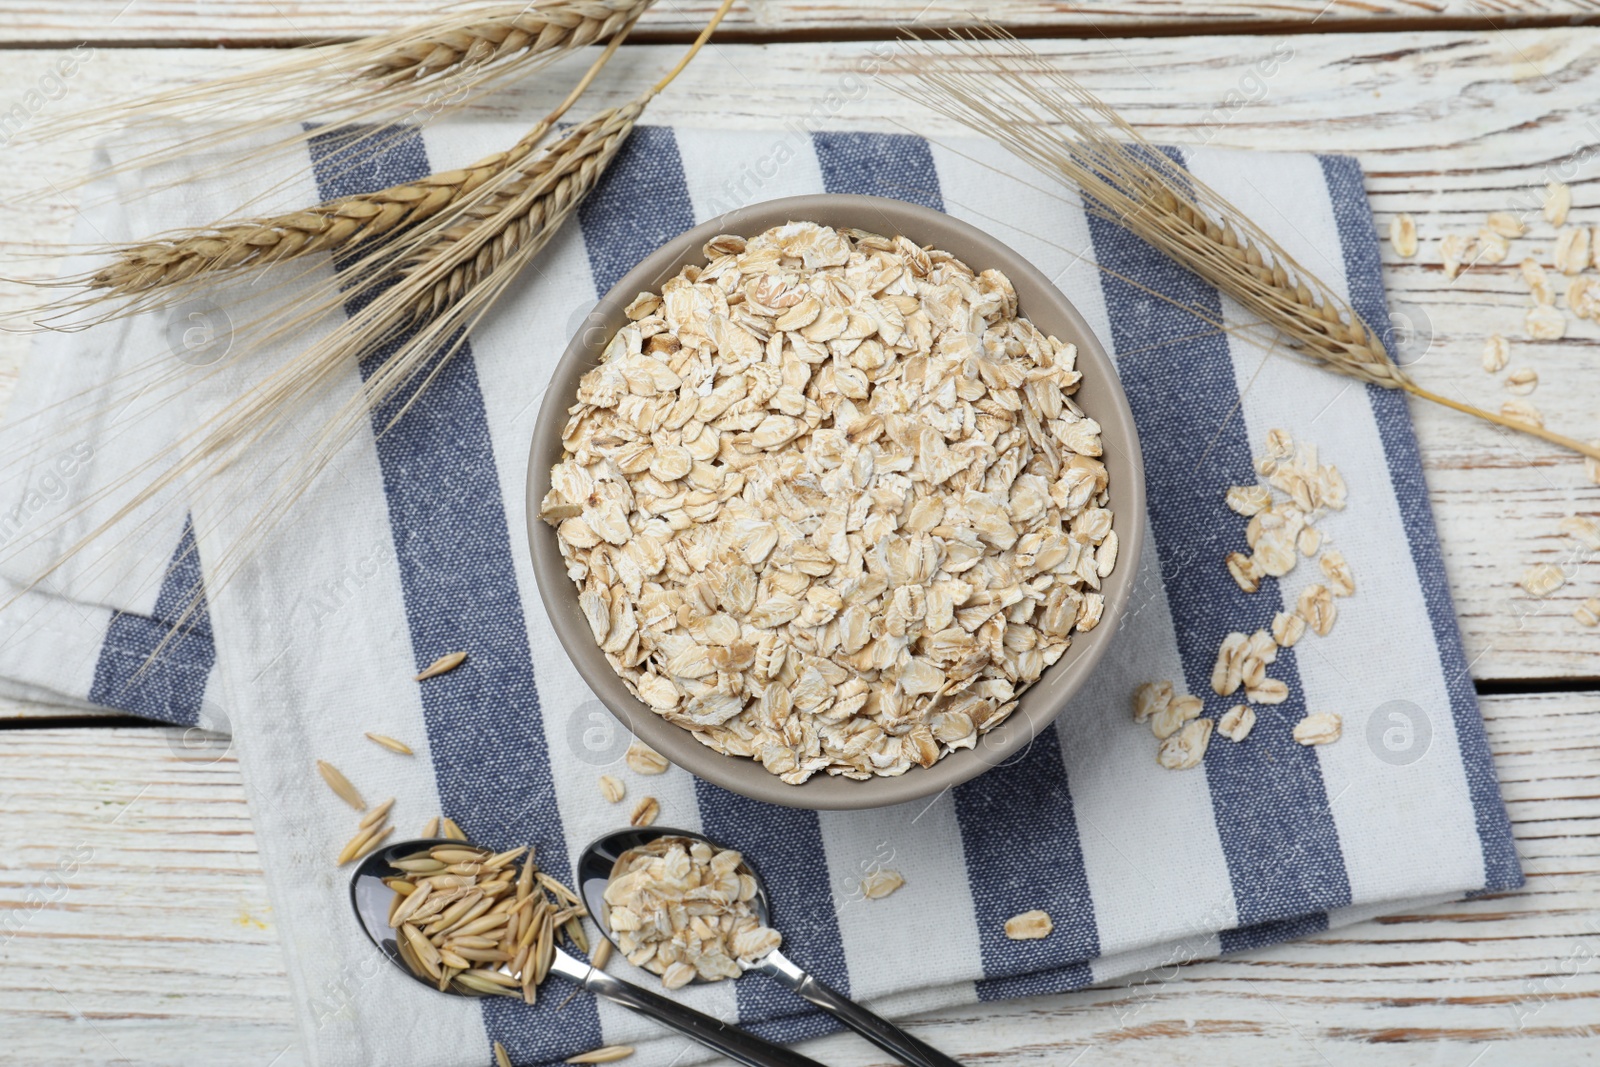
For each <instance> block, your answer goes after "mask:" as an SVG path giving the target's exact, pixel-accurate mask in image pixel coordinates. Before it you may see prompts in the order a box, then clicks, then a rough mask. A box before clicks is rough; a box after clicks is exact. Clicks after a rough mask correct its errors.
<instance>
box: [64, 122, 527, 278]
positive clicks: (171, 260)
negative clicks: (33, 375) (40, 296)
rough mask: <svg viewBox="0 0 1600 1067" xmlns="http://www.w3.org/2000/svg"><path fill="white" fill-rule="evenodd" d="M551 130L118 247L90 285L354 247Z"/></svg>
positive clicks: (423, 211)
mask: <svg viewBox="0 0 1600 1067" xmlns="http://www.w3.org/2000/svg"><path fill="white" fill-rule="evenodd" d="M548 132H549V126H548V125H547V124H541V125H540V126H539V127H536V128H535V130H534V131H533V132H532V133H530V134H529V135H528V136H527V137H525V138H523V140H522V141H519V142H518V143H517V145H516V146H515V147H513V148H512V149H510V150H508V151H505V152H498V153H496V154H494V155H492V156H489V157H487V158H485V159H482V160H479V161H478V162H477V163H475V164H473V165H472V166H470V167H465V168H462V169H460V170H452V171H444V172H442V173H438V174H430V175H428V176H427V177H426V178H422V179H420V180H418V181H414V182H405V183H403V184H400V185H394V186H390V187H389V188H387V189H380V190H379V191H378V192H375V193H366V194H362V195H359V196H349V197H343V198H341V199H338V200H331V201H328V202H327V203H323V204H318V205H317V206H315V207H311V208H307V209H305V210H302V211H297V212H294V213H292V214H287V215H274V216H267V217H264V218H258V219H250V220H246V221H242V222H236V223H229V224H227V225H223V226H218V227H215V228H212V229H208V230H201V231H196V232H191V233H185V234H182V235H179V236H175V237H172V238H168V239H165V240H157V241H147V242H144V243H141V244H137V245H131V246H129V247H127V248H123V249H119V250H118V251H117V253H116V259H115V261H114V262H112V263H111V264H109V265H108V266H105V267H102V268H101V269H100V270H97V271H96V272H95V273H93V274H91V275H90V276H89V277H88V278H87V280H86V281H85V282H84V283H83V284H84V285H85V287H86V288H88V289H92V290H103V291H105V293H106V295H107V296H109V297H127V296H134V295H137V294H140V293H147V292H150V291H152V290H155V289H160V288H165V287H168V286H175V285H179V284H181V283H184V282H187V281H190V280H192V279H194V278H196V277H198V276H200V275H202V274H223V273H227V272H229V271H234V270H238V269H240V268H245V267H256V266H266V265H270V264H275V263H282V262H284V261H286V260H290V259H293V258H295V257H297V256H304V255H310V254H311V253H314V252H327V251H337V250H341V249H347V248H350V247H352V246H354V245H358V244H363V243H365V242H368V241H372V240H375V239H377V238H381V237H385V236H388V235H389V234H391V233H394V232H395V231H396V230H399V229H401V228H402V227H406V226H413V225H416V224H417V223H419V222H422V221H425V220H427V219H430V218H433V217H434V216H436V215H438V214H439V212H441V211H443V210H444V209H445V208H447V207H449V206H450V205H451V204H453V203H456V202H457V201H458V200H459V199H460V198H462V197H464V196H466V195H468V194H470V193H472V192H473V191H474V190H476V189H478V188H480V187H482V185H483V184H484V183H485V182H487V181H488V180H489V179H490V178H492V177H493V176H494V175H495V174H497V173H499V172H500V171H501V170H502V169H504V168H505V166H506V165H507V164H508V161H511V160H515V159H522V158H525V157H526V156H527V154H528V153H529V152H531V151H532V146H533V145H534V144H536V143H537V142H538V141H539V140H540V139H541V138H542V137H543V136H544V135H545V134H546V133H548Z"/></svg>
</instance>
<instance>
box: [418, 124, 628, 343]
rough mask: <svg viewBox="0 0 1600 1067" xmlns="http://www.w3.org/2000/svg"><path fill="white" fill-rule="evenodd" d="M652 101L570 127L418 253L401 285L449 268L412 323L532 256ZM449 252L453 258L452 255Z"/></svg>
mask: <svg viewBox="0 0 1600 1067" xmlns="http://www.w3.org/2000/svg"><path fill="white" fill-rule="evenodd" d="M651 95H653V94H651ZM649 100H650V96H649V95H646V96H643V97H640V98H638V99H635V100H633V101H631V102H630V103H628V104H625V105H623V106H621V107H617V108H611V109H609V110H607V111H604V112H601V113H600V114H599V115H596V116H595V117H594V118H592V119H590V120H589V121H588V122H586V123H584V124H583V125H582V126H579V127H577V128H575V129H574V130H573V131H572V132H571V133H569V134H568V135H567V136H566V137H564V138H563V139H562V142H561V143H560V144H559V145H556V146H553V147H552V148H551V150H550V152H549V153H547V154H545V155H543V156H541V157H539V158H538V159H536V160H535V161H534V162H533V165H532V166H530V167H529V168H527V169H526V170H525V171H523V172H522V173H521V174H520V175H519V178H518V180H517V181H516V182H515V183H512V184H509V185H507V186H506V187H505V188H504V189H502V190H500V191H499V192H498V193H496V195H495V196H494V197H493V198H491V199H488V200H485V201H484V202H483V203H482V204H480V205H478V206H477V207H475V208H473V209H472V210H470V211H469V212H467V213H466V214H467V216H468V217H467V218H464V219H463V220H462V221H460V222H458V223H457V224H456V225H454V226H452V227H450V228H448V229H446V230H443V231H441V232H440V233H439V234H438V235H437V236H435V237H434V239H433V240H432V241H431V242H429V243H428V244H427V245H424V246H422V247H420V248H418V249H417V250H416V251H415V252H414V253H413V254H412V255H411V257H410V258H409V259H408V260H407V261H406V262H405V263H403V264H401V265H400V267H399V268H398V270H399V274H400V276H401V277H402V278H406V279H411V278H416V277H422V276H425V275H426V276H428V277H435V276H437V274H439V273H440V272H438V271H430V270H429V269H428V268H429V265H430V264H431V263H435V262H441V263H442V262H449V263H450V264H451V266H450V269H449V270H448V272H444V276H443V277H438V278H437V280H435V281H433V282H432V283H431V285H429V286H428V288H427V290H426V292H424V293H419V294H417V296H416V298H415V302H414V303H413V304H412V305H411V307H410V314H411V317H412V318H413V319H415V320H428V319H436V318H438V317H439V316H440V315H442V314H444V313H445V312H446V310H447V309H449V308H451V307H453V306H455V305H457V304H460V303H462V302H463V301H466V300H468V299H469V297H470V296H471V294H472V293H474V291H475V290H476V289H477V287H478V286H480V285H482V284H484V283H486V282H488V281H491V280H492V279H493V277H494V276H495V274H496V272H497V271H499V270H500V269H501V267H502V266H504V265H505V264H506V263H507V262H508V261H510V260H512V259H513V258H516V259H526V258H531V256H532V255H536V254H537V253H538V251H539V249H542V248H543V247H544V246H545V244H547V243H548V242H549V240H550V238H551V237H552V236H554V234H555V231H556V229H557V228H559V227H560V225H561V223H562V222H563V221H564V220H565V219H566V218H567V216H568V215H570V214H571V213H572V211H573V210H574V209H575V208H576V207H577V206H578V204H579V203H580V202H581V201H582V200H583V198H584V197H585V196H587V195H588V193H589V191H590V190H591V189H593V188H594V185H595V183H596V182H597V181H598V180H599V178H600V175H601V174H603V173H604V171H605V168H606V167H607V165H609V164H610V162H611V160H612V159H613V158H614V157H615V155H616V152H617V150H618V149H619V148H620V147H621V146H622V142H623V141H624V140H626V139H627V136H628V134H629V133H630V132H632V130H633V126H634V123H635V122H637V120H638V118H639V116H640V114H641V113H643V111H644V108H645V106H646V104H648V103H649ZM452 249H455V250H456V254H454V255H452V254H451V252H450V250H452ZM468 252H470V254H468ZM435 257H447V258H444V259H437V260H436V259H435Z"/></svg>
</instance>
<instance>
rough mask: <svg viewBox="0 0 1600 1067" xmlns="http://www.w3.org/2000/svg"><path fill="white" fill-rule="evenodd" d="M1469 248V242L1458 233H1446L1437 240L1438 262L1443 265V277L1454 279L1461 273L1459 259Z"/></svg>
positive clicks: (1463, 256) (1461, 258)
mask: <svg viewBox="0 0 1600 1067" xmlns="http://www.w3.org/2000/svg"><path fill="white" fill-rule="evenodd" d="M1469 249H1470V245H1469V242H1468V241H1467V239H1466V238H1465V237H1463V236H1461V235H1460V234H1459V233H1447V234H1445V235H1444V237H1442V238H1440V240H1439V264H1440V265H1441V266H1442V267H1444V276H1445V278H1447V279H1449V280H1451V281H1454V280H1455V277H1456V275H1458V274H1460V273H1461V261H1462V260H1464V259H1465V258H1466V256H1467V252H1468V251H1469Z"/></svg>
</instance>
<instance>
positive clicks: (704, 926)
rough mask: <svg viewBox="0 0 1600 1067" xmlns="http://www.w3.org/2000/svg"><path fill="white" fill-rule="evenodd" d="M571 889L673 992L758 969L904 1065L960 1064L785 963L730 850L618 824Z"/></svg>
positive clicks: (625, 950)
mask: <svg viewBox="0 0 1600 1067" xmlns="http://www.w3.org/2000/svg"><path fill="white" fill-rule="evenodd" d="M578 891H579V892H580V893H582V894H583V900H584V903H585V905H586V906H587V908H588V911H589V915H590V917H591V918H593V919H594V921H595V923H596V924H598V925H599V927H600V930H601V932H602V933H604V934H605V935H606V937H608V938H609V939H610V940H611V943H612V944H614V945H616V947H617V950H618V951H620V952H621V953H622V954H623V955H624V956H625V957H627V959H628V962H629V963H632V964H634V965H635V966H637V967H642V968H644V969H645V970H647V971H650V972H651V973H653V974H657V975H660V976H661V984H662V985H664V986H665V987H666V988H668V989H678V988H680V987H682V986H685V985H688V984H690V983H691V982H717V981H721V980H723V979H725V978H739V977H741V976H742V975H744V974H745V973H746V972H748V971H759V972H760V973H762V974H765V975H767V976H768V977H770V978H773V979H775V980H776V981H777V982H778V983H779V984H780V985H782V986H784V987H785V988H787V989H789V990H790V991H791V992H793V993H796V994H798V995H799V996H801V997H803V998H804V999H806V1000H808V1001H810V1002H811V1003H812V1004H814V1005H816V1006H817V1007H819V1008H821V1009H822V1010H823V1011H825V1012H827V1013H828V1014H829V1015H832V1016H833V1017H834V1018H835V1019H838V1020H839V1021H840V1022H842V1023H844V1025H846V1026H848V1027H849V1028H850V1029H852V1030H854V1031H856V1032H857V1033H858V1034H860V1035H861V1036H863V1037H865V1038H866V1039H867V1040H868V1041H871V1042H872V1043H873V1044H874V1045H877V1046H878V1047H879V1048H881V1049H883V1050H884V1051H885V1052H887V1053H889V1054H890V1055H892V1056H894V1057H895V1058H896V1059H899V1060H900V1061H901V1062H903V1063H908V1064H911V1065H912V1067H961V1065H960V1063H958V1062H957V1061H956V1060H953V1059H951V1058H950V1057H949V1056H946V1055H945V1054H944V1053H942V1052H940V1051H939V1050H938V1049H935V1048H933V1047H931V1046H929V1045H926V1044H924V1043H923V1042H921V1041H919V1040H918V1039H916V1038H915V1037H912V1036H911V1035H910V1034H908V1033H906V1032H905V1031H904V1030H902V1029H900V1028H899V1027H898V1026H896V1025H894V1024H893V1023H891V1022H889V1021H888V1020H887V1019H883V1018H880V1017H879V1016H877V1015H874V1014H873V1013H872V1012H870V1011H868V1010H867V1009H866V1008H863V1007H862V1006H861V1005H859V1004H857V1003H855V1002H854V1001H852V1000H851V999H850V998H849V997H846V996H844V995H843V994H842V993H839V992H837V991H836V990H833V989H830V988H829V987H828V986H826V985H824V984H823V983H822V982H820V981H819V980H817V979H816V978H815V977H813V976H812V975H810V974H807V973H806V971H805V970H804V969H803V968H801V967H800V966H798V965H797V964H796V963H794V961H792V960H790V959H789V958H788V957H787V956H785V955H784V954H783V953H782V952H781V951H779V946H780V945H781V944H782V942H783V936H782V935H781V934H779V933H778V931H777V930H774V929H773V928H772V925H771V915H772V911H771V904H770V901H769V899H768V896H767V890H766V886H765V885H763V884H762V882H761V878H760V876H758V875H757V874H756V872H755V869H754V868H753V867H751V866H750V864H749V863H748V862H747V861H746V860H745V858H744V856H743V855H741V854H740V853H738V852H735V851H734V850H732V849H727V848H722V847H721V846H719V845H716V844H714V843H712V842H710V841H708V840H706V839H705V838H704V837H701V836H700V835H698V834H692V833H687V832H685V831H683V830H668V829H664V828H662V827H655V826H652V827H645V828H641V829H635V830H620V831H617V832H616V833H612V834H607V835H606V836H604V837H602V838H600V839H599V840H597V841H595V842H594V843H593V844H591V845H590V846H589V847H588V848H586V849H584V852H583V855H582V856H581V857H580V858H579V859H578Z"/></svg>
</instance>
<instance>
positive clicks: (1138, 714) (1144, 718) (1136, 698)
mask: <svg viewBox="0 0 1600 1067" xmlns="http://www.w3.org/2000/svg"><path fill="white" fill-rule="evenodd" d="M1171 703H1172V683H1171V682H1145V683H1144V684H1142V685H1140V686H1138V687H1137V688H1136V689H1134V691H1133V721H1134V722H1148V721H1149V719H1150V716H1152V715H1154V714H1155V713H1156V712H1158V711H1163V710H1165V709H1166V707H1167V705H1169V704H1171Z"/></svg>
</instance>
